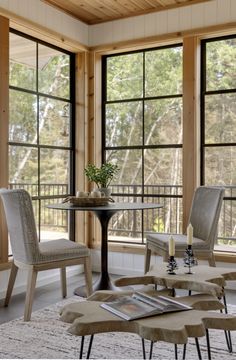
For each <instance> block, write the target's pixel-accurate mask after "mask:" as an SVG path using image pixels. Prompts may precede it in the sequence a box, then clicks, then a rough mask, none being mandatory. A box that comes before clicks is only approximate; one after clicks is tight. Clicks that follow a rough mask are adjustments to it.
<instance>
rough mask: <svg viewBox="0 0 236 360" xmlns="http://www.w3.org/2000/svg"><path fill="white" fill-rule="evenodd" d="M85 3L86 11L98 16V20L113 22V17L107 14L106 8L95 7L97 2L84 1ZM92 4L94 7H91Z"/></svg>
mask: <svg viewBox="0 0 236 360" xmlns="http://www.w3.org/2000/svg"><path fill="white" fill-rule="evenodd" d="M83 3H84V9H86V11H88V12H89V13H91V14H94V15H95V16H96V18H97V19H98V20H103V19H104V20H105V21H107V20H112V19H113V17H112V16H111V14H106V10H105V7H102V8H101V7H99V8H98V6H97V5H96V6H94V5H93V4H94V3H95V1H94V0H93V2H92V3H91V1H90V0H83ZM91 4H92V5H91Z"/></svg>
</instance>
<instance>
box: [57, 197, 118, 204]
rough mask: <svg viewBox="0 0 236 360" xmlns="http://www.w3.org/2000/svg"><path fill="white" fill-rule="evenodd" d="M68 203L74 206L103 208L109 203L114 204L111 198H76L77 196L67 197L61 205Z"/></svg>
mask: <svg viewBox="0 0 236 360" xmlns="http://www.w3.org/2000/svg"><path fill="white" fill-rule="evenodd" d="M67 202H68V203H70V204H71V205H75V206H104V205H108V204H109V202H114V200H113V199H112V198H111V197H106V196H101V197H94V196H88V197H77V196H68V197H67V198H65V199H64V200H63V203H67Z"/></svg>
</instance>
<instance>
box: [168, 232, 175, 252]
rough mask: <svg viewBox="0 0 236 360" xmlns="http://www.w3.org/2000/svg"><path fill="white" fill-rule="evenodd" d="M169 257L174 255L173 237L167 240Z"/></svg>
mask: <svg viewBox="0 0 236 360" xmlns="http://www.w3.org/2000/svg"><path fill="white" fill-rule="evenodd" d="M169 255H170V256H174V255H175V241H174V239H173V236H171V237H170V239H169Z"/></svg>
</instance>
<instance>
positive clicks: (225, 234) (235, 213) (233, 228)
mask: <svg viewBox="0 0 236 360" xmlns="http://www.w3.org/2000/svg"><path fill="white" fill-rule="evenodd" d="M234 190H235V189H234ZM215 248H216V249H217V250H223V251H227V250H228V251H236V201H235V200H224V202H223V206H222V209H221V214H220V220H219V226H218V242H217V245H216V247H215Z"/></svg>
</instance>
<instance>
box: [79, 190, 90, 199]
mask: <svg viewBox="0 0 236 360" xmlns="http://www.w3.org/2000/svg"><path fill="white" fill-rule="evenodd" d="M76 197H78V198H87V197H89V192H88V191H77V193H76Z"/></svg>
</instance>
